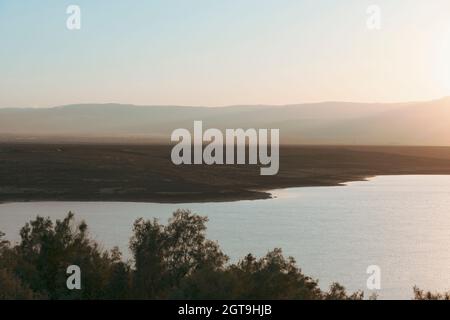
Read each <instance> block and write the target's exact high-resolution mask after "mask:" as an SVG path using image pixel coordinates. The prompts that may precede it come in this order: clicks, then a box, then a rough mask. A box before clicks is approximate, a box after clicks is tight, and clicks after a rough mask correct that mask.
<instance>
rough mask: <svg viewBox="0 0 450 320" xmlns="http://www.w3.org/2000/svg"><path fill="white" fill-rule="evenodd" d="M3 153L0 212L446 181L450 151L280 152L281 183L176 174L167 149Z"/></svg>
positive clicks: (218, 168)
mask: <svg viewBox="0 0 450 320" xmlns="http://www.w3.org/2000/svg"><path fill="white" fill-rule="evenodd" d="M0 146H1V152H0V177H1V178H0V203H2V204H4V203H12V202H33V201H37V202H45V201H78V202H79V201H83V202H137V203H142V202H144V203H145V202H149V203H150V202H151V203H205V202H234V201H241V200H263V199H270V198H272V195H271V190H275V189H286V188H297V187H326V186H343V185H345V184H346V183H349V182H354V181H365V180H367V179H369V178H371V177H374V176H379V175H417V174H420V175H432V174H450V147H448V148H443V147H439V148H435V147H409V146H408V147H370V146H366V147H363V146H362V147H361V146H355V147H350V146H345V147H342V146H288V147H287V146H282V147H281V149H280V171H279V173H278V175H275V176H260V175H259V166H257V165H254V166H251V165H212V166H207V165H191V166H175V165H173V164H172V163H171V161H170V150H171V146H170V145H84V144H83V145H72V144H71V145H68V144H46V145H43V144H27V145H23V144H0Z"/></svg>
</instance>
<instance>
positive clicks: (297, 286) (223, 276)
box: [0, 210, 363, 300]
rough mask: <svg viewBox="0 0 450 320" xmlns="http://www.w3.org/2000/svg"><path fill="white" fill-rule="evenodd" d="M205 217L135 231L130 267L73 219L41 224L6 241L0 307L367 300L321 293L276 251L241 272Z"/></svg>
mask: <svg viewBox="0 0 450 320" xmlns="http://www.w3.org/2000/svg"><path fill="white" fill-rule="evenodd" d="M207 221H208V220H207V218H206V217H201V216H198V215H195V214H192V213H191V212H190V211H186V210H178V211H176V212H174V213H173V216H172V218H171V219H169V223H168V224H167V225H166V226H164V225H161V224H159V222H158V221H157V220H152V221H145V220H143V219H139V220H137V221H136V222H135V223H134V227H133V236H132V238H131V240H130V250H131V253H132V256H133V260H132V261H131V262H123V261H122V258H121V253H120V252H119V250H118V249H117V248H114V249H113V250H111V251H104V250H101V249H100V246H99V245H98V244H97V243H96V242H95V241H92V240H91V239H90V237H89V234H88V231H87V230H88V228H87V225H86V223H84V222H81V223H79V224H75V223H74V215H73V214H72V213H69V214H68V215H67V217H66V218H65V219H63V220H56V222H55V223H53V222H52V221H51V220H50V219H49V218H42V217H39V216H38V217H37V218H36V219H35V220H33V221H31V222H29V223H27V224H26V225H25V226H24V227H23V228H22V230H21V231H20V236H21V241H20V243H19V244H17V245H15V246H11V244H10V243H8V242H6V241H4V240H2V239H3V234H0V287H1V288H2V293H1V295H0V298H1V299H38V298H48V299H128V298H134V299H336V300H341V299H362V298H363V294H362V293H361V292H356V293H353V294H347V292H346V291H345V288H344V287H342V286H341V285H339V284H333V285H332V286H331V288H330V290H329V291H328V292H324V291H322V290H321V289H320V288H319V286H318V283H317V281H316V280H313V279H311V278H310V277H307V276H305V275H304V274H303V273H302V272H301V270H300V269H299V268H298V267H297V266H296V263H295V260H294V259H293V258H285V257H284V256H283V254H282V251H281V249H275V250H273V251H271V252H269V253H268V254H267V255H266V256H265V257H262V258H260V259H257V258H255V257H254V256H253V255H251V254H249V255H247V256H246V257H244V258H243V259H242V260H241V261H239V262H238V263H236V264H227V262H228V257H227V256H226V255H225V254H224V253H223V252H222V251H221V250H220V247H219V245H218V244H217V243H216V242H213V241H211V240H208V239H207V238H206V222H207ZM69 265H78V266H79V267H80V269H81V271H82V289H81V290H68V289H67V287H66V279H67V276H68V275H67V274H66V268H67V267H68V266H69Z"/></svg>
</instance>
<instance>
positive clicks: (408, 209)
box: [0, 176, 450, 299]
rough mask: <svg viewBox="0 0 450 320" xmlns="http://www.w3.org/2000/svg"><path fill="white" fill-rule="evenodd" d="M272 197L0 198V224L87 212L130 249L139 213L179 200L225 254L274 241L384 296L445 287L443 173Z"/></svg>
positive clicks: (448, 219)
mask: <svg viewBox="0 0 450 320" xmlns="http://www.w3.org/2000/svg"><path fill="white" fill-rule="evenodd" d="M273 194H274V195H275V196H276V198H275V199H271V200H256V201H238V202H232V203H229V202H228V203H193V204H156V203H114V202H109V203H104V202H103V203H101V202H91V203H89V202H33V203H10V204H1V205H0V230H2V231H3V232H5V233H6V234H7V238H8V239H10V240H13V241H17V240H18V231H19V229H20V227H21V226H23V225H24V224H25V222H27V221H28V220H30V219H31V218H34V217H35V216H36V215H37V214H39V215H44V216H50V217H52V218H63V217H64V216H65V214H66V213H67V212H68V211H73V212H75V214H76V218H77V219H78V220H80V219H85V220H86V221H87V223H88V225H89V227H90V230H91V235H92V236H93V238H94V239H96V240H97V241H99V242H100V243H102V244H103V247H104V248H112V247H113V246H119V248H120V249H121V250H122V252H124V253H126V255H128V249H127V245H128V240H129V237H130V235H131V230H132V223H133V221H134V220H135V219H136V218H139V217H144V218H146V219H149V218H153V217H156V218H159V219H160V221H161V222H163V223H165V222H166V221H167V219H168V218H169V217H170V215H171V212H173V211H174V210H176V209H177V208H186V209H191V210H193V211H195V212H196V213H199V214H202V215H207V216H208V217H209V219H210V221H209V223H208V237H209V238H210V239H213V240H217V241H219V244H220V245H221V247H222V249H223V250H224V252H225V253H227V254H228V255H229V256H230V257H231V258H232V261H236V260H237V259H238V258H239V257H243V256H244V255H246V254H247V253H249V252H251V253H254V254H255V255H257V256H262V255H264V254H265V253H267V251H268V250H270V249H273V248H275V247H280V248H282V249H283V251H284V253H285V255H291V256H293V257H294V258H295V259H296V260H297V263H298V265H299V266H300V267H301V268H302V270H303V272H304V273H305V274H307V275H310V276H312V277H313V278H316V279H319V280H320V285H321V287H322V288H324V289H325V288H327V287H328V286H329V285H330V284H331V283H332V282H333V281H337V282H340V283H341V284H343V285H345V286H346V287H347V288H348V289H349V290H352V291H354V290H358V289H361V290H364V291H365V292H366V296H367V295H370V294H371V293H372V292H377V293H378V295H379V298H382V299H393V298H400V299H410V298H412V296H413V292H412V287H413V286H414V285H418V286H419V287H421V288H423V289H427V290H433V291H434V290H439V291H446V290H450V250H449V245H450V176H381V177H375V178H373V179H370V180H369V181H367V182H352V183H349V184H348V185H347V186H345V187H311V188H292V189H285V190H275V191H274V192H273ZM369 265H378V266H379V267H380V268H381V290H379V291H370V290H368V289H367V288H366V280H367V278H368V276H369V275H368V274H366V270H367V267H368V266H369Z"/></svg>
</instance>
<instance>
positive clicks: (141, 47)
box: [0, 0, 450, 108]
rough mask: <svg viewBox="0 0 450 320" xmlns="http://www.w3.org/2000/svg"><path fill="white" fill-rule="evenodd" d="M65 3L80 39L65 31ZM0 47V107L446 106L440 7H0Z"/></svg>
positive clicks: (447, 21) (416, 0) (447, 19)
mask: <svg viewBox="0 0 450 320" xmlns="http://www.w3.org/2000/svg"><path fill="white" fill-rule="evenodd" d="M71 4H77V5H79V6H80V8H81V22H82V24H81V30H77V31H69V30H67V28H66V19H67V17H68V15H67V14H66V8H67V6H68V5H71ZM374 4H375V5H378V6H379V8H380V9H381V29H380V30H369V29H368V28H367V26H366V22H367V19H368V16H369V15H368V14H367V12H366V10H367V8H368V6H369V5H374ZM0 39H2V48H3V49H6V50H1V51H0V74H1V77H0V107H1V108H5V107H54V106H60V105H67V104H82V103H123V104H135V105H181V106H183V105H184V106H229V105H257V104H267V105H286V104H298V103H308V102H323V101H348V102H382V103H395V102H410V101H428V100H436V99H440V98H442V97H446V96H450V59H448V57H450V2H449V1H446V0H432V1H428V2H425V1H420V0H411V1H408V2H407V3H405V2H403V3H401V1H389V0H378V1H375V0H373V1H366V0H346V1H341V2H339V3H335V2H334V1H328V0H315V1H313V0H305V1H294V0H281V1H275V0H263V1H261V0H260V1H257V0H248V1H246V2H245V3H240V2H238V1H216V2H212V1H207V0H199V1H196V2H189V3H188V2H186V1H181V0H169V1H164V2H157V1H135V2H133V4H130V3H129V2H127V1H124V0H117V1H114V2H112V3H110V2H108V1H95V2H92V1H86V0H80V1H60V2H59V3H57V4H56V3H55V2H54V1H50V0H45V1H37V0H31V1H27V2H18V1H17V2H12V1H4V0H0Z"/></svg>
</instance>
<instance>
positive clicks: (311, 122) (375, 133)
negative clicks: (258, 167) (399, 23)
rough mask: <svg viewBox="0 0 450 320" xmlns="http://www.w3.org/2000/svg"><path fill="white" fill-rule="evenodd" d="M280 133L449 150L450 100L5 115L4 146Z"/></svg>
mask: <svg viewBox="0 0 450 320" xmlns="http://www.w3.org/2000/svg"><path fill="white" fill-rule="evenodd" d="M195 120H202V121H203V126H204V128H205V129H206V128H218V129H222V130H223V129H226V128H244V129H246V128H278V129H280V136H281V143H284V144H346V145H442V146H444V145H445V146H447V145H450V97H446V98H442V99H438V100H433V101H425V102H408V103H353V102H322V103H305V104H295V105H281V106H274V105H252V106H228V107H188V106H136V105H125V104H78V105H65V106H59V107H53V108H3V109H0V140H3V141H5V140H8V141H11V140H13V141H21V140H24V141H29V140H32V141H36V140H37V141H39V140H42V141H45V140H48V139H59V140H70V141H78V140H79V141H97V140H98V141H122V140H127V141H128V140H129V141H133V140H134V141H152V142H161V143H167V142H170V134H171V132H172V131H173V130H174V129H177V128H187V129H189V130H192V127H193V122H194V121H195Z"/></svg>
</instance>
